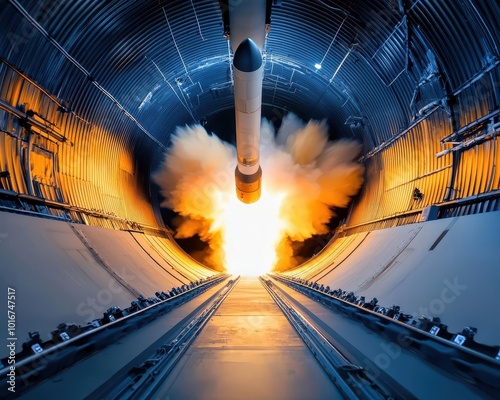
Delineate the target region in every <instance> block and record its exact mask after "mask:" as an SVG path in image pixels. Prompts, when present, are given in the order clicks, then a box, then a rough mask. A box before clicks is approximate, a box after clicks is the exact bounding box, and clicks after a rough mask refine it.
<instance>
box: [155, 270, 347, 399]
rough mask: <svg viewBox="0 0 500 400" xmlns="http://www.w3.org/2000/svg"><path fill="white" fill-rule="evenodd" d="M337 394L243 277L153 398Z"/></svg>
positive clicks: (265, 297)
mask: <svg viewBox="0 0 500 400" xmlns="http://www.w3.org/2000/svg"><path fill="white" fill-rule="evenodd" d="M340 397H341V395H340V393H339V392H338V391H337V389H336V388H335V386H334V385H333V384H332V382H331V381H330V380H329V378H328V377H327V375H326V374H325V373H324V372H323V370H322V369H321V367H320V366H319V365H318V364H317V362H316V360H315V358H314V357H313V355H312V354H311V353H310V351H309V350H308V349H307V347H306V346H305V345H304V343H303V342H302V340H301V339H300V337H299V336H298V334H297V333H296V332H295V330H294V329H293V328H292V326H291V325H290V323H289V322H288V320H287V319H286V317H285V316H284V315H283V313H282V312H281V310H280V309H279V308H278V307H277V306H276V304H275V303H274V301H273V300H272V298H271V297H270V295H269V294H268V292H267V291H266V289H265V288H264V287H263V286H262V284H261V283H260V282H259V280H258V279H257V278H242V279H241V280H240V282H239V283H238V284H237V286H236V287H235V288H234V289H233V291H232V292H231V293H230V294H229V296H228V297H227V298H226V300H225V301H224V302H223V303H222V305H221V307H220V308H219V310H218V311H217V313H216V314H215V315H214V316H213V317H212V319H211V320H210V321H209V322H208V324H207V325H206V326H205V328H204V329H203V331H202V332H201V334H200V336H199V337H198V338H197V339H196V340H195V342H194V343H193V345H192V346H191V347H190V348H189V349H188V351H187V352H186V354H185V356H184V357H183V358H182V359H181V361H180V363H179V364H178V365H177V366H176V367H175V368H174V370H173V371H172V373H171V374H170V375H169V377H168V378H167V380H166V381H165V383H164V385H163V386H161V387H160V389H159V390H158V392H157V393H156V396H155V398H158V399H169V400H177V399H179V400H180V399H182V400H188V399H190V400H195V399H203V400H210V399H217V400H223V399H241V400H245V399H252V400H254V399H260V400H265V399H270V400H279V399H287V400H292V399H297V400H306V399H334V398H340Z"/></svg>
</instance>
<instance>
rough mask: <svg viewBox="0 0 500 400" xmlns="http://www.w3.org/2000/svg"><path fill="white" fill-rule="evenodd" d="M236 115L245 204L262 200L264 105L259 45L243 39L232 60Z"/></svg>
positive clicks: (240, 192)
mask: <svg viewBox="0 0 500 400" xmlns="http://www.w3.org/2000/svg"><path fill="white" fill-rule="evenodd" d="M233 75H234V105H235V113H236V152H237V155H238V165H237V166H236V170H235V181H236V195H237V197H238V199H239V200H241V201H242V202H243V203H247V204H251V203H255V202H256V201H258V200H259V199H260V193H261V185H262V169H261V167H260V164H259V143H260V118H261V104H262V76H263V65H262V55H261V52H260V49H259V47H258V46H257V44H256V43H255V42H254V41H253V40H252V39H250V38H246V39H244V40H243V41H242V42H241V43H240V44H239V46H238V48H237V49H236V52H235V53H234V58H233Z"/></svg>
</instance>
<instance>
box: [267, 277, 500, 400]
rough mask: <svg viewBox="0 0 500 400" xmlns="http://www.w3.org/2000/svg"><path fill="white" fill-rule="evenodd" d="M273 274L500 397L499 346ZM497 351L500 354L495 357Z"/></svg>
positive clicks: (383, 335) (478, 387)
mask: <svg viewBox="0 0 500 400" xmlns="http://www.w3.org/2000/svg"><path fill="white" fill-rule="evenodd" d="M272 278H273V279H276V280H277V281H278V282H281V283H283V284H285V285H287V286H288V287H290V288H292V289H293V290H295V291H297V292H299V293H302V294H304V295H306V296H308V297H310V298H312V299H314V300H316V301H319V302H320V303H321V304H323V305H324V306H326V307H328V308H331V309H332V310H334V311H336V312H340V313H343V314H346V315H347V316H349V317H350V318H352V319H354V320H357V321H359V322H361V323H363V324H364V325H365V326H367V327H368V328H370V329H371V330H372V331H374V332H376V333H378V334H380V335H381V336H382V337H384V338H386V339H388V340H391V341H393V342H396V343H399V344H401V345H404V347H405V348H406V349H408V350H411V351H412V352H414V353H416V354H418V355H419V356H421V357H422V358H423V359H426V360H428V361H429V362H430V363H432V364H433V365H434V366H437V367H440V368H441V369H443V370H445V371H446V372H447V373H450V374H452V375H454V376H456V377H457V378H459V379H460V380H462V381H464V382H468V383H470V384H471V385H472V386H474V387H475V388H477V389H479V390H480V391H481V392H483V393H484V394H485V395H486V394H487V395H489V396H491V397H493V398H498V391H499V390H500V352H498V348H497V347H495V346H484V345H481V344H478V343H476V342H474V341H473V340H470V339H467V340H469V341H470V343H471V345H470V346H471V347H466V346H465V345H464V343H463V340H462V341H458V340H453V338H456V337H459V338H460V337H461V335H460V334H455V335H451V334H449V335H448V336H450V337H451V338H444V337H440V336H439V334H440V333H441V332H445V331H446V326H445V325H443V326H442V327H440V329H435V326H436V325H434V324H433V323H432V321H430V320H429V321H427V320H423V324H422V325H421V326H419V327H416V326H413V325H411V324H409V323H405V322H401V321H399V320H398V316H399V314H396V315H394V317H392V318H391V317H388V316H385V315H383V314H381V313H379V312H375V311H371V310H369V309H367V308H363V307H361V306H359V305H357V304H354V303H351V302H349V301H346V300H343V299H341V298H337V297H335V296H332V295H330V294H327V293H324V292H322V291H321V290H318V289H314V288H311V287H308V286H307V285H304V284H301V283H298V282H296V281H293V280H290V279H287V278H285V277H283V276H280V275H273V276H272ZM438 327H439V326H438ZM438 332H439V334H438ZM446 332H447V331H446ZM464 340H465V338H464ZM465 344H467V343H465ZM497 352H498V355H497V356H496V358H495V354H497Z"/></svg>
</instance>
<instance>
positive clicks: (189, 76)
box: [0, 0, 500, 219]
mask: <svg viewBox="0 0 500 400" xmlns="http://www.w3.org/2000/svg"><path fill="white" fill-rule="evenodd" d="M4 3H5V4H4V7H3V11H2V14H1V21H0V22H1V26H2V27H3V28H2V30H3V32H4V34H5V35H4V40H3V41H2V47H1V55H2V60H3V61H4V65H9V66H10V67H12V68H13V69H15V70H17V71H18V72H19V73H21V74H23V75H24V76H25V77H26V78H27V79H31V80H32V81H34V82H35V83H36V84H38V85H39V86H40V87H41V88H43V90H44V91H45V92H46V94H48V95H50V96H51V99H52V100H53V101H54V102H55V103H57V104H58V105H59V108H58V109H59V112H60V111H61V110H63V111H67V112H69V114H71V115H73V116H74V118H73V119H74V120H79V121H87V122H88V123H89V124H91V125H96V126H98V127H99V128H101V129H104V130H106V131H107V132H110V133H111V135H112V137H114V138H115V139H112V140H111V142H110V145H111V146H113V143H115V144H116V143H122V144H123V145H124V146H125V147H126V148H128V149H130V150H131V152H132V154H133V161H132V162H133V163H134V168H135V173H136V175H137V176H138V177H139V178H140V179H139V180H140V181H142V182H143V183H142V185H145V186H144V187H146V188H147V185H148V181H149V175H150V172H151V170H152V169H154V168H156V167H157V165H158V164H159V162H160V161H161V154H162V150H163V149H164V148H165V147H166V146H168V143H169V137H170V135H171V134H172V132H173V131H174V128H175V126H177V125H183V124H186V123H187V124H190V123H194V122H199V121H200V120H201V119H203V118H205V117H207V116H209V115H214V114H217V113H218V112H220V111H222V110H226V109H230V108H232V107H233V97H232V81H231V57H232V54H230V52H229V46H228V41H227V40H226V39H225V38H224V36H223V33H224V32H225V28H226V29H227V27H225V26H224V19H223V16H224V11H225V10H226V9H227V4H225V2H217V1H212V0H200V1H189V2H187V1H180V0H179V1H161V0H160V1H119V2H118V1H102V2H66V1H29V0H9V1H4ZM499 19H500V11H499V7H498V4H497V3H496V2H490V1H487V2H482V1H481V2H480V1H473V0H470V1H464V2H460V3H457V2H454V1H451V0H448V1H439V2H437V1H432V0H413V1H412V0H400V1H381V0H380V1H372V2H365V1H343V0H339V1H327V0H325V1H322V0H309V1H299V0H286V1H274V2H273V7H272V15H271V29H270V33H269V36H268V39H267V42H266V44H265V48H264V53H265V73H264V85H263V101H264V104H265V105H267V106H268V110H269V113H270V114H271V117H272V115H273V113H274V114H275V115H276V116H278V117H279V116H281V115H282V112H283V110H291V111H293V112H295V113H297V114H298V115H299V116H301V117H302V118H304V119H309V118H319V119H322V118H328V121H329V123H330V126H331V130H332V132H333V134H334V136H339V137H349V138H352V137H354V138H356V139H358V140H360V141H362V142H363V144H364V153H365V154H366V156H365V158H364V160H365V161H366V160H367V159H368V158H370V157H373V156H374V155H376V154H377V153H378V152H380V151H382V150H384V149H386V148H389V147H391V145H392V144H393V143H395V142H396V141H398V140H399V139H401V138H402V137H404V135H406V134H407V133H408V132H410V131H411V129H412V128H413V127H415V126H417V125H418V124H419V122H421V121H424V120H425V121H424V122H425V123H426V125H427V127H424V128H421V127H420V128H419V129H423V130H424V131H425V132H427V133H425V132H424V134H423V135H424V136H426V135H427V136H429V135H430V136H432V135H434V133H435V127H437V126H439V127H441V128H440V129H441V130H442V132H439V134H438V135H437V139H443V137H446V135H447V134H452V133H454V132H455V131H457V130H459V129H460V128H461V127H464V126H466V125H467V124H468V123H470V122H473V121H474V116H472V117H468V116H467V115H465V114H466V113H471V112H472V113H475V116H476V117H477V118H476V119H480V117H484V116H490V115H492V117H493V118H495V117H496V115H497V114H498V91H499V88H498V76H499V72H498V64H499V56H498V54H499V53H498V46H499V45H498V43H499V38H500V33H499V29H498V20H499ZM316 64H321V68H319V69H318V68H316V67H315V65H316ZM318 66H319V65H318ZM483 78H484V79H483ZM477 82H479V84H477V85H475V86H474V85H472V84H473V83H477ZM465 92H467V93H466V96H464V100H463V101H462V100H461V99H460V95H461V94H464V93H465ZM13 106H14V107H18V106H19V105H18V104H13ZM463 109H466V110H465V111H464V110H463ZM471 109H475V110H473V111H471ZM462 114H464V115H462ZM49 119H50V118H49ZM72 124H73V125H75V124H76V122H72ZM433 124H435V126H434V127H433ZM420 125H422V124H420ZM75 129H76V128H75ZM429 132H431V133H429ZM432 132H434V133H432ZM415 135H417V136H418V132H417V133H416V134H415ZM415 135H412V136H415ZM434 139H436V135H435V136H434ZM434 139H433V140H434ZM82 140H84V141H85V140H88V139H85V138H83V139H82ZM96 140H97V139H96ZM426 140H428V138H427V139H426V138H425V137H421V138H420V139H418V138H410V141H411V144H404V143H403V145H401V146H400V147H401V148H400V149H396V150H394V152H395V154H393V156H396V157H401V156H402V155H403V154H407V155H408V157H411V158H412V159H413V160H415V159H418V157H426V158H429V159H430V160H431V161H430V164H432V165H431V166H430V167H429V168H428V171H420V170H419V171H413V172H411V174H410V175H411V176H413V178H412V177H411V176H406V177H404V178H403V179H406V182H407V183H408V182H410V181H411V179H415V177H421V176H423V175H425V174H426V173H431V172H432V171H435V170H439V169H446V167H447V165H448V164H450V163H451V162H452V161H451V155H450V157H445V158H442V159H441V160H443V159H444V160H445V161H443V162H441V161H433V160H435V158H436V157H435V154H436V151H435V149H436V148H437V150H439V146H441V149H446V148H448V147H443V145H442V144H440V143H437V141H436V143H437V144H436V143H434V145H433V147H432V146H431V147H432V148H431V149H430V151H429V152H427V153H426V150H422V146H425V142H426ZM399 143H401V140H399ZM436 146H437V147H436ZM110 150H111V149H110ZM389 150H390V149H389ZM419 152H422V154H420V153H419ZM424 153H425V155H424ZM380 162H382V163H384V162H385V161H383V160H378V161H377V160H375V161H373V163H374V164H376V165H375V166H374V167H373V168H374V169H375V170H380V169H383V166H382V165H380ZM377 163H379V164H377ZM436 163H437V165H435V164H436ZM368 174H370V168H368ZM368 178H369V176H368ZM419 179H420V178H419ZM446 179H448V177H447V178H443V179H442V180H441V181H439V182H437V183H435V182H434V183H431V184H430V186H432V188H434V189H432V188H431V187H429V188H428V191H431V190H434V191H435V190H436V189H435V187H437V186H439V187H440V188H442V183H445V181H446ZM446 184H447V183H445V185H446ZM409 186H412V185H411V184H410V185H408V188H409ZM408 188H407V190H410V189H408ZM490 189H495V188H494V187H492V186H491V185H490ZM145 190H146V191H147V189H145ZM366 190H370V188H368V189H366ZM476 191H477V190H476ZM483 191H484V190H483ZM452 198H453V196H451V195H449V194H444V193H442V192H440V193H439V194H436V195H433V196H432V197H429V204H432V203H433V202H436V201H443V200H451V199H452ZM403 208H404V207H403ZM391 211H392V213H396V212H398V211H401V210H398V209H397V207H396V209H394V207H392V210H386V211H384V213H385V215H387V213H390V212H391ZM380 216H381V214H380V213H378V214H377V213H374V214H373V216H369V217H367V218H365V219H370V218H372V219H376V218H377V217H380Z"/></svg>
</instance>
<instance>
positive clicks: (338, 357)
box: [260, 277, 413, 400]
mask: <svg viewBox="0 0 500 400" xmlns="http://www.w3.org/2000/svg"><path fill="white" fill-rule="evenodd" d="M260 280H261V283H262V285H263V286H264V287H265V288H266V290H267V291H268V292H269V294H270V295H271V297H272V298H273V300H274V301H275V302H276V304H277V305H278V307H279V308H280V309H281V310H282V311H283V313H284V314H285V316H286V317H287V318H288V320H289V321H290V323H291V324H292V326H293V327H294V328H295V330H296V331H297V333H298V334H299V336H300V337H301V338H302V340H303V341H304V343H305V344H306V345H307V347H308V348H309V349H310V350H311V352H312V353H313V355H314V356H315V357H316V359H317V360H318V362H319V364H320V365H321V367H322V368H323V369H324V371H325V372H326V374H327V375H328V376H329V377H330V379H331V380H332V382H333V383H334V384H335V385H336V386H337V387H338V389H339V390H340V391H341V392H342V393H343V395H344V397H345V398H346V399H350V400H351V399H353V400H354V399H364V400H367V399H395V398H401V397H402V396H404V398H406V399H411V398H413V396H412V395H411V394H409V393H407V392H406V393H404V394H401V393H396V392H395V391H394V389H393V388H392V387H390V386H383V385H381V384H380V383H379V382H374V381H372V380H371V379H370V378H369V377H368V375H367V374H366V371H365V370H364V369H363V368H362V367H360V366H357V365H355V364H353V363H351V362H350V361H349V360H348V359H347V358H346V357H345V356H344V355H343V354H342V353H341V352H340V351H339V350H338V349H337V348H336V347H335V346H334V345H333V344H332V343H330V341H329V340H328V339H327V338H326V337H325V336H324V335H323V334H322V333H321V332H320V331H319V330H318V329H317V328H316V327H315V326H314V325H313V324H312V323H311V322H310V321H309V320H308V319H307V318H306V317H305V316H304V315H303V314H302V313H300V312H299V311H298V310H297V308H296V307H294V306H293V305H292V304H291V303H290V302H289V301H288V300H286V299H285V297H284V296H283V295H282V294H280V293H281V289H280V288H279V287H277V286H276V285H274V284H273V282H272V281H271V280H270V279H268V278H263V277H261V278H260Z"/></svg>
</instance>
